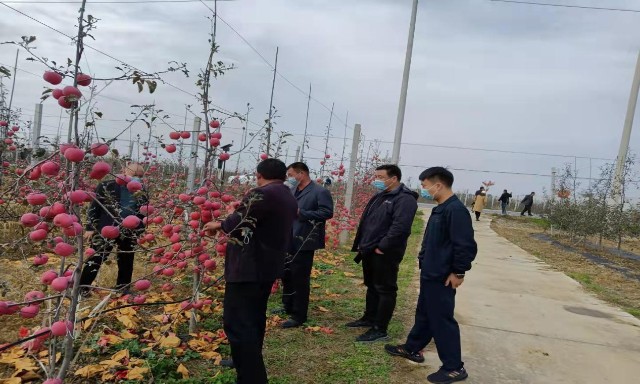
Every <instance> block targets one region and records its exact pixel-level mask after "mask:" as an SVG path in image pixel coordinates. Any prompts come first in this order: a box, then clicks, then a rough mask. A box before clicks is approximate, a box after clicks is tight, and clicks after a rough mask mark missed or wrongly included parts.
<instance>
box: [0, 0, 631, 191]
mask: <svg viewBox="0 0 640 384" xmlns="http://www.w3.org/2000/svg"><path fill="white" fill-rule="evenodd" d="M549 1H553V2H555V3H561V2H560V1H556V0H549ZM562 3H564V4H579V5H591V6H607V7H621V8H632V9H633V8H635V9H640V4H639V3H638V1H633V0H606V1H603V0H599V1H598V0H575V1H573V0H564V1H563V2H562ZM207 4H210V5H211V6H213V5H212V3H211V2H208V3H207ZM10 5H11V6H12V7H15V8H17V9H19V10H21V11H23V12H25V13H27V14H29V15H31V16H33V17H34V18H36V19H38V20H40V21H42V22H44V23H46V24H48V25H50V26H52V27H54V28H56V29H59V30H60V31H62V32H64V33H66V34H69V35H73V34H74V33H75V31H74V30H75V27H74V26H75V25H76V17H77V4H24V3H23V4H14V3H12V4H10ZM218 7H219V14H220V16H221V17H222V18H223V19H224V20H225V21H226V22H228V23H229V24H230V25H231V26H232V27H233V28H235V30H237V31H238V32H239V33H240V34H241V35H242V36H243V37H244V38H245V39H246V40H247V41H248V42H250V43H251V45H253V47H255V49H256V50H257V51H258V52H260V54H262V55H263V56H264V57H265V58H266V59H267V60H269V61H271V62H272V61H273V60H274V56H275V49H276V46H279V47H280V56H279V62H278V70H279V72H280V73H281V74H282V75H283V76H284V77H286V78H287V79H288V80H289V81H291V82H292V83H293V84H295V85H296V86H297V87H299V88H301V89H302V90H304V91H305V92H306V90H307V89H308V87H309V84H310V83H311V84H312V86H313V91H312V96H313V97H314V99H316V100H318V101H320V102H321V103H322V104H323V105H324V106H323V105H321V104H319V103H318V102H316V101H312V102H311V111H310V119H309V133H310V134H311V135H314V136H321V135H323V134H324V133H325V131H326V126H327V124H328V123H329V117H330V116H329V111H328V110H327V108H326V107H329V108H330V107H331V104H332V103H333V102H335V115H336V116H335V117H334V119H333V122H332V131H331V135H332V136H336V137H343V136H344V133H345V124H344V123H345V120H346V114H347V111H349V120H348V126H347V127H346V129H347V135H348V137H349V140H348V141H347V153H348V152H349V151H350V147H351V135H352V130H353V124H354V123H360V124H362V128H363V134H364V135H365V138H366V140H367V141H366V143H365V153H366V152H367V150H368V148H369V144H370V143H371V141H370V140H374V139H375V140H380V141H381V143H379V144H378V146H379V148H380V150H381V152H382V155H385V154H386V153H387V151H389V152H390V150H391V144H390V142H391V141H392V140H393V135H394V130H395V121H396V114H397V109H398V97H399V94H400V85H401V79H402V69H403V65H404V53H405V49H406V43H407V34H408V27H409V18H410V12H411V0H348V1H347V0H305V1H301V0H237V1H221V2H219V5H218ZM87 12H88V13H89V14H92V15H93V16H95V17H97V18H99V19H101V20H100V22H99V24H98V29H97V30H96V31H94V33H93V35H94V36H95V39H96V41H89V42H88V43H89V44H90V45H91V46H93V47H95V48H98V49H99V50H101V51H103V52H106V53H108V54H110V55H111V56H113V57H115V58H118V59H119V60H123V61H125V62H127V63H129V64H131V65H133V66H135V67H138V68H141V69H143V70H145V71H147V72H152V71H159V70H162V69H164V68H166V66H167V62H169V61H171V60H175V61H179V62H186V63H187V64H188V67H189V69H190V70H191V74H192V76H191V77H189V78H185V77H184V76H181V75H178V74H170V75H166V76H164V78H165V79H166V80H167V81H169V82H170V83H172V84H174V85H176V86H178V87H180V88H182V89H184V90H186V91H187V92H189V93H196V92H197V88H196V86H195V84H194V82H195V75H196V73H197V72H198V69H199V68H201V67H202V66H204V64H205V63H206V59H207V54H208V43H207V38H208V36H207V34H208V32H209V30H210V23H209V20H207V19H206V16H208V15H210V14H211V12H210V11H209V10H208V9H207V8H206V7H205V6H204V5H203V4H201V3H197V2H194V3H180V4H89V5H88V10H87ZM0 20H2V23H0V40H3V41H6V40H17V39H19V38H20V36H22V35H35V36H37V39H38V40H37V44H36V45H37V47H38V50H37V51H38V52H39V54H41V55H42V56H45V57H49V58H51V59H56V60H58V61H59V62H60V61H64V60H65V59H66V58H67V57H72V55H73V47H72V46H71V45H70V43H69V40H68V39H67V38H66V37H64V36H62V35H60V34H57V33H55V32H53V31H51V30H49V29H47V28H45V27H44V26H42V25H40V24H37V23H36V22H34V21H32V20H29V19H28V18H26V17H24V16H22V15H20V14H18V13H15V12H14V11H12V10H10V9H8V8H6V7H4V6H1V5H0ZM218 42H219V44H220V46H221V49H220V54H219V56H218V57H219V59H220V60H223V61H225V63H228V64H234V65H235V66H236V69H234V70H232V71H229V72H228V73H227V74H225V75H224V77H222V78H220V79H219V80H217V81H216V82H215V84H214V85H213V100H214V103H215V104H217V105H219V106H221V107H224V108H225V109H226V110H229V111H235V112H238V113H241V114H244V113H246V105H247V103H250V104H251V106H252V108H253V109H252V111H251V113H250V116H249V118H250V120H251V121H252V122H253V123H255V124H251V123H250V124H249V129H250V130H252V131H254V130H257V129H259V128H260V126H261V125H262V124H263V122H264V120H265V118H266V116H267V113H268V109H269V93H270V87H271V81H272V79H271V76H272V70H271V68H270V67H269V66H268V65H267V64H266V63H265V62H264V61H263V60H262V58H261V57H260V56H259V55H258V54H256V52H254V51H253V50H252V48H251V47H249V46H248V45H247V44H246V43H245V42H244V41H243V40H242V39H241V38H240V37H239V36H238V35H236V34H235V33H234V32H233V31H232V30H231V29H230V28H229V26H227V25H225V24H224V23H219V24H218ZM638 49H640V13H631V12H605V11H594V10H580V9H564V8H555V7H541V6H526V5H516V4H506V3H498V2H492V1H489V0H423V1H421V3H420V6H419V10H418V21H417V27H416V35H415V45H414V51H413V64H412V68H411V78H410V85H409V94H408V103H407V110H406V119H405V130H404V137H403V142H404V143H410V145H408V144H405V145H403V147H402V154H401V165H402V168H403V171H404V172H405V174H406V175H407V176H406V177H407V178H408V177H412V178H413V180H414V183H415V180H416V178H417V175H418V174H419V172H420V171H421V170H423V169H424V168H426V167H428V166H433V165H445V166H449V167H451V168H453V169H457V170H456V171H454V174H455V175H456V177H457V182H456V186H457V188H458V189H459V190H464V189H471V190H475V189H476V188H477V187H478V186H479V185H480V183H481V182H482V181H483V180H494V181H495V182H496V186H495V187H494V188H495V189H500V190H502V189H503V188H508V189H510V190H511V189H513V190H514V192H515V193H516V194H524V193H526V192H530V191H531V190H535V191H537V192H542V189H543V188H544V187H547V188H548V186H549V184H550V178H549V177H548V176H531V175H515V174H509V173H525V174H540V175H549V174H550V172H551V168H552V167H554V166H555V167H562V166H563V164H564V163H566V162H570V163H572V164H573V162H574V159H573V158H571V157H567V158H562V157H551V156H534V155H522V154H517V153H498V152H490V151H472V150H463V149H453V148H437V147H428V146H420V145H418V144H429V145H436V146H454V147H473V148H484V149H500V150H507V151H514V152H536V153H549V154H560V155H566V156H584V157H589V156H591V157H594V158H615V156H616V154H617V150H618V145H619V141H620V135H621V131H622V126H623V122H624V117H625V112H626V106H627V101H628V97H629V90H630V86H631V80H632V77H633V71H634V65H635V61H636V58H637V53H638ZM14 57H15V47H13V46H9V45H2V46H0V64H3V65H11V66H12V64H13V60H14ZM26 57H27V56H26V54H25V53H24V52H21V56H20V60H19V67H20V68H21V69H23V70H25V71H29V72H33V73H35V74H37V75H38V76H40V75H41V74H42V72H43V67H42V66H41V65H38V64H34V63H31V62H27V61H25V60H24V59H25V58H26ZM116 65H118V62H116V61H114V60H112V59H110V58H108V57H105V56H103V55H101V54H100V53H97V52H95V51H92V50H89V49H88V50H87V51H86V60H83V61H82V66H83V70H84V71H86V72H89V73H92V74H96V75H97V76H98V77H109V76H113V75H117V73H118V72H117V71H116V70H115V69H114V67H115V66H116ZM5 84H6V82H5ZM44 86H45V83H44V82H43V81H42V80H41V78H39V77H36V76H32V75H30V74H27V73H25V72H18V78H17V86H16V91H15V99H14V106H17V107H21V108H22V109H23V111H24V113H25V117H26V118H28V119H31V116H32V114H33V110H34V104H35V103H37V102H38V98H39V95H40V93H41V92H42V90H43V87H44ZM275 89H276V91H275V98H274V105H275V106H276V108H277V109H278V115H279V117H278V118H277V120H276V130H277V131H286V132H290V133H292V134H294V137H292V139H291V140H290V141H289V143H290V145H291V146H290V152H289V158H288V160H289V161H291V160H292V159H293V156H294V153H295V148H296V147H297V146H298V145H299V143H300V142H301V141H302V133H303V131H304V123H305V113H306V105H307V98H306V96H305V95H304V94H303V93H302V92H300V91H299V90H297V89H295V88H294V87H293V86H291V85H290V84H289V83H288V82H286V81H285V80H284V79H283V78H282V77H278V78H277V79H276V86H275ZM102 96H105V97H98V98H96V101H97V102H98V105H97V108H98V109H100V110H101V111H103V112H104V114H105V115H104V119H105V121H102V122H99V125H98V129H99V131H100V132H101V133H102V134H103V135H104V137H110V136H113V135H114V134H115V132H118V131H119V130H120V129H122V128H123V127H124V126H126V122H124V121H121V120H124V119H126V118H128V117H129V108H128V105H130V104H143V103H152V102H154V101H155V103H156V104H157V105H158V108H161V109H163V110H165V111H166V112H167V113H170V114H171V118H170V119H169V120H168V123H169V124H171V125H172V126H173V127H174V128H179V129H182V128H181V127H182V125H183V124H184V114H185V105H186V104H195V100H194V98H193V97H192V96H190V95H188V94H186V93H182V92H180V91H177V90H176V89H173V88H171V87H169V86H167V85H160V86H159V88H158V90H157V92H156V93H154V94H153V95H149V94H148V93H142V94H138V93H137V89H136V88H135V87H134V86H132V85H131V84H126V83H113V84H112V85H110V86H109V87H107V88H106V89H105V90H104V91H103V92H102ZM194 110H197V107H194ZM44 115H45V118H44V124H43V131H44V133H46V134H49V135H55V134H56V132H57V129H58V128H57V127H58V121H59V116H60V108H59V107H58V106H57V104H56V103H55V100H47V101H46V102H45V103H44ZM118 120H120V121H118ZM192 122H193V116H192V115H191V116H189V117H188V118H187V125H188V126H189V127H190V126H191V124H192ZM63 125H64V120H63ZM241 125H242V124H241V123H239V122H237V121H233V122H231V121H230V122H229V124H228V127H226V128H225V129H224V130H223V135H224V137H223V143H227V142H230V141H232V140H233V141H234V142H235V147H237V146H239V143H240V132H241V130H240V127H241ZM636 125H637V124H636ZM169 130H170V128H169V127H166V126H158V127H156V133H165V135H166V133H168V132H169ZM64 131H65V129H64V128H63V132H64ZM137 133H140V134H144V135H145V137H146V135H147V134H148V131H146V128H144V127H143V126H142V125H136V126H135V128H134V131H133V136H135V134H137ZM123 138H124V139H129V137H128V134H127V135H125V136H123ZM638 140H639V137H638V130H637V129H636V132H634V134H633V135H632V140H631V147H632V149H633V148H636V149H637V148H638ZM342 145H343V140H342V139H339V138H337V139H332V140H331V141H330V143H329V153H330V154H331V155H332V156H333V158H336V157H338V158H339V157H340V155H341V153H342ZM118 146H119V148H121V149H124V148H126V147H127V143H126V142H120V143H118ZM310 146H311V148H310V149H307V150H306V152H305V157H307V158H309V164H310V165H311V167H312V168H315V169H319V160H318V159H319V158H320V157H322V155H323V152H324V141H323V139H321V138H319V137H312V138H311V141H310ZM256 151H257V149H256ZM135 153H137V150H136V151H135V152H134V154H135ZM256 155H257V153H253V154H250V155H249V154H247V155H244V156H245V158H246V162H245V163H246V165H247V166H248V165H249V164H252V163H253V162H254V161H255V156H256ZM163 156H164V157H167V156H168V155H167V154H164V155H163ZM250 157H251V159H250ZM589 163H590V161H589V159H588V158H587V159H583V158H578V159H577V168H578V171H579V174H580V175H581V176H583V177H588V176H589V169H590V168H589ZM232 164H235V162H234V161H232ZM602 164H603V161H602V160H595V159H594V160H593V161H591V165H592V169H593V174H594V175H595V174H596V173H597V172H598V167H599V166H600V165H602ZM471 170H476V171H475V172H474V171H471ZM477 171H492V172H486V173H483V172H477ZM495 171H500V172H508V173H496V172H495ZM584 185H585V186H586V185H587V181H584Z"/></svg>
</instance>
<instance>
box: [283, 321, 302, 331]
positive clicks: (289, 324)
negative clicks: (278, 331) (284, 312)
mask: <svg viewBox="0 0 640 384" xmlns="http://www.w3.org/2000/svg"><path fill="white" fill-rule="evenodd" d="M300 326H302V323H301V322H299V321H298V320H294V319H289V320H287V321H285V322H284V323H282V328H284V329H289V328H297V327H300Z"/></svg>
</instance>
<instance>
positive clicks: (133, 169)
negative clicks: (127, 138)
mask: <svg viewBox="0 0 640 384" xmlns="http://www.w3.org/2000/svg"><path fill="white" fill-rule="evenodd" d="M122 173H124V174H125V175H126V176H129V177H142V176H144V167H142V165H141V164H140V163H127V164H126V165H125V166H124V167H123V168H122Z"/></svg>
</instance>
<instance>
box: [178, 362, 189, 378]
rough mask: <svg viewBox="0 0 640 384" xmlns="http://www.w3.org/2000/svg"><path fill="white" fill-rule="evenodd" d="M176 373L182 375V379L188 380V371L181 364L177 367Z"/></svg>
mask: <svg viewBox="0 0 640 384" xmlns="http://www.w3.org/2000/svg"><path fill="white" fill-rule="evenodd" d="M176 371H177V372H178V373H179V374H181V375H182V378H183V379H188V378H189V370H188V369H187V367H185V366H184V365H182V364H180V365H178V369H177V370H176Z"/></svg>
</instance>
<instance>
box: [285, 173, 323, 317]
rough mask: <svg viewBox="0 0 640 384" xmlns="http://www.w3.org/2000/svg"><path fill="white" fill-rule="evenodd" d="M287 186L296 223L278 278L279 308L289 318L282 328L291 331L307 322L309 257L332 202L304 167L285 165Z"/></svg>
mask: <svg viewBox="0 0 640 384" xmlns="http://www.w3.org/2000/svg"><path fill="white" fill-rule="evenodd" d="M287 182H288V183H289V185H291V187H292V188H293V195H294V196H295V198H296V200H297V201H298V220H296V221H294V222H293V238H292V246H291V252H290V254H289V257H288V259H287V260H286V262H285V272H284V277H283V278H282V286H283V287H282V290H283V292H282V304H283V305H284V312H286V313H287V314H288V315H289V316H290V318H289V320H287V321H285V322H284V323H283V324H282V327H283V328H295V327H299V326H301V325H302V324H303V323H304V322H306V321H307V312H308V309H309V293H310V290H311V268H312V267H313V256H314V253H315V251H316V250H317V249H322V248H324V238H325V223H326V221H327V220H328V219H331V218H332V217H333V199H332V197H331V193H330V192H329V190H328V189H326V188H324V187H322V186H321V185H319V184H316V183H314V182H313V181H312V180H311V178H310V177H309V167H307V165H306V164H305V163H302V162H296V163H293V164H291V165H289V168H288V169H287Z"/></svg>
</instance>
